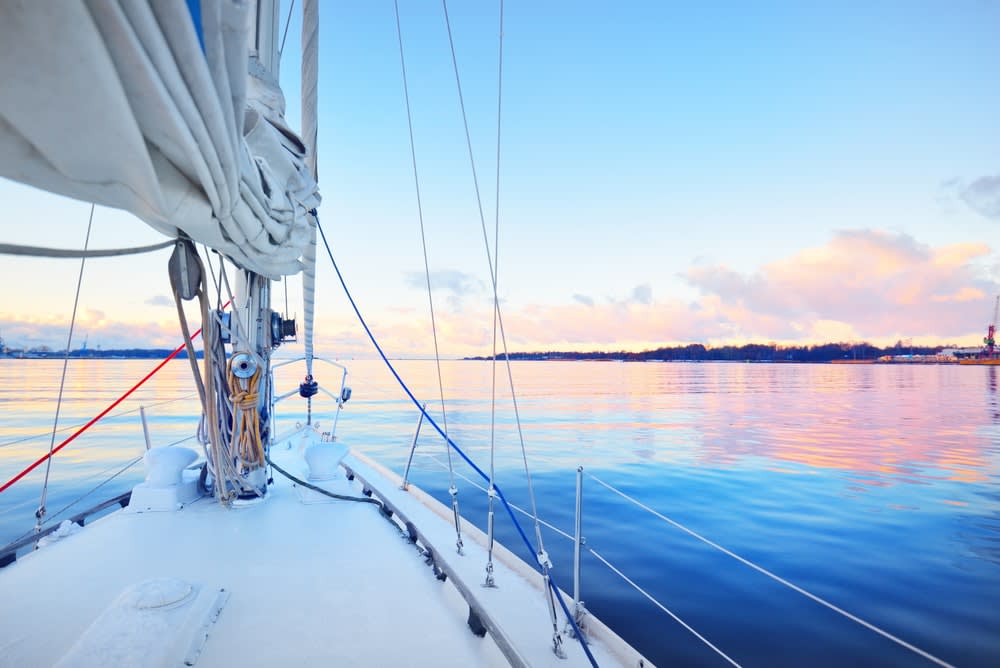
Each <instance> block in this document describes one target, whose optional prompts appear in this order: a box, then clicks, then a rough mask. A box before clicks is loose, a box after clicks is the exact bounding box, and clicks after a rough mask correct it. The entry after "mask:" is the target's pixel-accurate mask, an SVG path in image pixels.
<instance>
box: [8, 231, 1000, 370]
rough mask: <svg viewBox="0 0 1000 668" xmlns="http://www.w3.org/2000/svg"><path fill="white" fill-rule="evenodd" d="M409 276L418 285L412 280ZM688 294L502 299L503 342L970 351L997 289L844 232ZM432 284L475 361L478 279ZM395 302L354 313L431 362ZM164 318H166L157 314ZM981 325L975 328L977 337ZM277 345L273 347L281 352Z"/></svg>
mask: <svg viewBox="0 0 1000 668" xmlns="http://www.w3.org/2000/svg"><path fill="white" fill-rule="evenodd" d="M413 276H414V278H413V280H412V281H410V283H411V284H413V285H414V288H416V289H421V290H423V289H426V286H425V285H424V284H423V281H424V277H423V275H422V274H419V273H417V274H415V275H413ZM682 276H683V278H684V280H685V281H686V282H687V283H688V284H689V285H690V286H692V287H693V288H694V290H695V291H696V292H697V293H698V294H696V295H695V296H694V297H693V298H692V296H691V295H690V294H687V293H685V294H678V295H677V296H671V295H668V294H664V292H663V291H662V290H658V291H657V292H656V293H655V294H654V291H653V287H652V285H651V284H650V283H641V284H639V285H635V286H634V287H632V288H631V289H626V290H624V291H623V292H622V293H620V294H617V295H612V296H609V297H607V299H594V298H592V297H590V296H588V295H586V294H573V295H571V296H569V297H567V298H566V299H565V301H564V302H562V303H503V318H504V326H505V331H506V335H507V341H508V346H509V348H510V349H511V350H515V351H540V350H642V349H649V348H656V347H658V346H662V345H675V344H683V343H691V342H700V343H706V344H711V345H715V344H722V343H737V344H738V343H744V342H747V341H756V342H767V341H776V342H778V343H818V342H828V341H849V340H862V339H866V340H868V341H870V342H872V343H875V344H880V345H884V344H891V343H893V342H894V341H896V340H897V339H900V338H902V339H910V338H912V339H913V341H914V342H915V343H918V344H919V343H943V342H946V341H947V342H956V343H959V344H962V345H976V344H977V342H979V341H980V340H981V339H982V336H983V333H984V331H985V328H986V325H987V323H988V321H989V318H990V315H991V314H992V307H993V298H994V296H995V295H996V294H998V293H1000V278H998V277H1000V268H998V267H997V257H996V255H994V254H993V252H992V250H991V248H990V247H989V246H987V245H986V244H982V243H959V244H947V245H941V246H930V245H927V244H923V243H921V242H919V241H918V240H916V239H915V238H913V237H912V236H909V235H906V234H897V233H890V232H884V231H878V230H869V229H860V230H844V231H840V232H837V233H836V234H834V235H833V236H832V237H831V238H830V239H829V240H828V241H827V242H826V243H824V244H821V245H818V246H815V247H812V248H806V249H803V250H800V251H797V252H795V253H792V254H789V255H787V256H786V257H783V258H780V259H778V260H776V261H773V262H770V263H767V264H763V265H761V266H759V267H757V268H756V269H753V270H750V271H738V270H736V269H734V268H732V267H728V266H726V265H723V264H718V263H716V264H711V263H709V262H707V261H705V260H702V261H701V262H700V263H696V264H695V263H693V264H691V265H690V266H689V267H688V268H687V270H686V271H685V272H683V274H682ZM432 280H433V281H434V283H435V286H436V288H435V289H436V290H440V291H443V293H444V294H443V295H442V296H443V297H445V301H446V302H447V301H448V300H450V299H452V298H454V299H455V300H460V299H462V295H470V296H472V295H475V296H476V297H478V298H474V299H473V298H469V297H466V299H465V302H466V306H465V310H463V311H458V310H452V309H441V310H440V311H439V312H438V313H437V314H436V315H437V332H438V339H439V342H440V349H441V354H442V355H443V356H444V357H460V356H466V355H488V354H489V352H490V350H491V347H492V323H493V318H492V311H491V300H490V299H489V298H481V297H486V296H487V295H486V293H487V291H486V289H485V287H484V286H483V285H482V283H481V282H480V281H477V280H476V279H475V278H473V277H472V276H470V275H467V274H463V273H461V272H454V271H448V272H441V273H436V274H435V275H434V276H433V277H432ZM411 301H412V302H413V304H412V305H409V306H403V305H398V304H397V305H394V306H392V307H391V308H385V309H382V310H379V311H375V312H372V313H368V314H366V317H367V319H368V322H369V325H370V326H371V327H372V329H373V331H374V332H375V335H376V337H377V338H378V340H379V341H380V343H381V344H382V345H383V346H384V347H385V349H386V352H387V354H389V355H390V356H394V357H407V356H426V355H429V354H432V353H433V344H432V339H431V328H430V320H429V318H428V317H427V316H426V313H425V310H424V309H425V306H426V305H425V304H424V303H423V301H421V300H420V299H413V300H411ZM164 313H165V312H164ZM334 313H335V312H334V311H333V310H328V311H324V312H323V313H321V314H320V317H321V320H320V321H319V322H318V323H317V337H318V340H319V342H320V344H321V345H324V344H326V343H327V342H329V347H328V350H329V351H331V353H332V354H336V355H342V356H359V357H371V356H372V355H373V354H374V353H373V350H372V347H371V345H370V343H368V342H367V341H366V340H365V339H364V338H363V337H362V336H361V333H360V331H359V329H358V327H357V325H356V324H355V323H354V322H353V321H351V320H349V319H347V318H346V316H337V315H334ZM170 315H172V314H168V315H165V316H164V318H163V319H162V320H161V321H156V322H149V321H146V322H125V321H121V320H113V319H108V317H107V316H106V315H105V314H103V313H100V312H97V311H85V312H84V313H83V314H82V315H81V316H80V320H79V322H78V323H77V326H78V329H77V331H78V332H79V337H80V338H79V340H81V341H82V336H83V335H88V336H89V340H90V347H96V346H97V345H98V344H100V345H101V346H102V347H104V348H112V347H133V346H143V347H173V346H174V345H176V344H177V342H178V341H179V338H180V334H179V330H178V326H177V323H176V321H175V320H174V318H173V317H170ZM67 328H68V323H67V322H66V321H65V319H64V318H63V319H56V318H48V317H41V318H36V319H33V320H32V319H25V318H23V317H18V316H16V315H15V314H13V313H2V312H0V331H2V332H3V335H4V338H5V339H6V340H7V341H8V343H9V345H12V346H17V347H22V346H26V347H31V346H35V345H41V344H44V345H49V346H51V347H53V348H58V347H61V346H64V345H65V340H66V331H67ZM980 330H983V331H980ZM283 350H284V349H283Z"/></svg>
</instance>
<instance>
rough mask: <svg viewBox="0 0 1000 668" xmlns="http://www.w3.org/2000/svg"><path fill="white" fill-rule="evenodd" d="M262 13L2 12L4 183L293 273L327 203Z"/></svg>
mask: <svg viewBox="0 0 1000 668" xmlns="http://www.w3.org/2000/svg"><path fill="white" fill-rule="evenodd" d="M254 4H255V3H254V2H252V1H246V0H243V1H240V0H188V1H187V2H153V3H148V4H147V3H140V2H116V1H114V0H88V1H70V2H58V3H48V2H34V1H33V0H11V1H10V2H6V3H4V7H3V9H2V10H0V18H2V20H0V80H2V81H3V82H4V84H3V94H2V95H0V176H5V177H8V178H11V179H14V180H16V181H20V182H22V183H26V184H29V185H32V186H35V187H38V188H42V189H44V190H48V191H51V192H55V193H58V194H61V195H66V196H69V197H74V198H77V199H82V200H86V201H91V202H96V203H97V204H101V205H104V206H109V207H114V208H119V209H124V210H127V211H130V212H132V213H133V214H135V215H136V216H138V217H139V218H141V219H142V220H144V221H145V222H146V223H148V224H149V225H151V226H152V227H154V228H155V229H157V230H159V231H160V232H162V233H164V234H167V235H169V236H171V237H173V236H177V235H178V234H179V233H183V234H186V235H188V236H190V237H191V238H192V239H194V240H195V241H197V242H199V243H204V244H206V245H208V246H210V247H212V248H214V249H216V250H219V251H221V252H223V253H225V254H226V255H228V256H229V257H230V258H232V259H233V260H234V261H235V262H236V263H237V264H239V265H241V266H242V267H243V268H245V269H249V270H251V271H254V272H257V273H259V274H262V275H264V276H268V277H271V278H277V277H278V276H280V275H283V274H292V273H296V272H298V271H299V270H300V268H301V265H300V262H299V258H300V256H301V255H302V253H303V250H304V249H305V247H306V245H307V244H308V243H309V240H310V221H309V220H308V217H307V215H306V213H307V212H308V211H309V210H311V209H313V208H315V207H316V206H317V205H318V203H319V195H318V193H317V189H316V183H315V180H314V178H313V177H312V175H311V174H310V173H309V171H308V170H307V169H306V167H305V163H304V159H305V153H306V149H305V147H304V146H303V144H302V142H301V140H300V139H299V138H298V137H297V136H296V135H295V133H294V132H292V131H291V130H290V129H289V128H288V126H287V125H286V124H285V121H284V97H283V95H282V93H281V91H280V89H279V88H278V86H277V82H276V81H275V80H274V76H273V75H271V74H269V73H268V72H267V70H266V68H264V67H261V66H260V65H259V62H258V60H257V59H256V58H255V55H256V48H255V47H256V45H255V44H254V43H253V40H254V37H253V36H254V34H255V31H254V30H253V24H254V20H255V11H254V9H255V8H254ZM248 53H250V54H251V59H250V70H251V75H250V76H249V77H248V76H247V54H248ZM262 57H266V56H262ZM275 72H276V70H275Z"/></svg>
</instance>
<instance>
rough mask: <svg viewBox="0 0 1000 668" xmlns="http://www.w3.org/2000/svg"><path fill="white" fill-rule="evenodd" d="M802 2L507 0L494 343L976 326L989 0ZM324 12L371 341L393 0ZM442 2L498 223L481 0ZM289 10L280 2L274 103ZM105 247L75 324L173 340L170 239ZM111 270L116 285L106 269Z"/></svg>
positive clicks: (428, 47) (417, 86)
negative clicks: (110, 287)
mask: <svg viewBox="0 0 1000 668" xmlns="http://www.w3.org/2000/svg"><path fill="white" fill-rule="evenodd" d="M813 5H814V3H754V5H753V6H748V5H746V4H743V3H733V4H711V5H705V6H691V5H688V4H684V5H681V4H676V3H658V2H657V3H645V2H620V3H596V2H595V3H586V2H572V3H571V2H565V3H560V2H544V3H534V2H532V3H527V2H515V1H509V2H507V3H506V6H505V32H504V63H503V66H504V78H503V107H502V125H501V132H502V146H501V151H502V153H501V171H500V183H501V194H500V220H501V232H500V237H501V243H500V274H501V277H500V291H501V295H502V298H503V300H504V307H505V309H506V310H505V312H506V313H508V314H509V316H508V322H509V328H510V330H511V331H510V334H511V337H512V343H514V344H515V345H514V347H515V348H518V349H523V348H532V349H543V348H565V347H573V348H605V349H617V348H622V347H628V348H642V347H649V346H655V345H658V344H660V343H674V342H687V341H702V342H709V343H711V342H716V343H718V342H723V341H737V342H738V341H745V340H777V341H788V342H791V341H816V340H826V339H829V338H833V339H837V338H857V339H861V338H864V339H868V340H870V341H876V342H878V341H891V340H895V339H896V338H913V339H915V340H927V341H929V340H935V341H945V340H949V341H951V340H956V341H959V342H962V343H967V344H969V345H972V344H974V343H975V341H976V340H977V339H978V338H981V333H980V330H981V329H984V328H985V324H986V321H987V320H988V317H989V313H990V311H991V309H992V299H993V295H994V294H995V293H996V292H998V291H1000V271H998V270H997V268H996V267H997V256H996V253H995V250H994V248H995V244H994V242H993V238H994V235H995V232H996V229H997V227H996V226H997V222H998V221H997V216H996V214H997V213H1000V211H998V210H997V209H996V207H995V206H994V205H995V204H996V202H998V201H1000V181H996V182H994V181H990V180H989V177H993V176H996V175H998V174H1000V166H998V164H997V156H998V155H1000V127H998V125H1000V123H998V121H997V119H998V118H1000V113H998V112H1000V92H998V87H997V85H996V84H997V80H998V77H997V74H998V68H1000V65H998V63H1000V39H998V37H1000V34H998V33H1000V20H998V19H1000V6H998V5H996V4H993V3H983V2H951V3H943V2H942V3H914V2H909V3H888V2H884V3H836V4H832V3H831V4H830V5H829V6H826V7H819V6H813ZM321 12H323V15H322V25H321V36H320V43H321V67H320V76H321V81H320V91H321V92H320V149H319V157H320V184H321V188H322V192H323V196H324V204H323V207H322V208H321V215H322V219H323V222H324V226H325V228H326V230H327V232H328V234H329V235H330V236H331V239H332V241H333V243H334V249H335V252H336V253H337V259H338V262H340V263H341V265H342V268H343V269H344V270H345V273H346V276H347V278H348V281H349V282H350V285H351V288H352V290H354V291H355V293H356V295H355V296H356V297H357V298H358V300H359V302H360V303H361V305H362V308H363V309H364V310H365V311H366V312H367V314H368V316H369V317H370V319H371V320H372V321H373V324H374V325H375V326H376V328H377V329H379V330H380V332H381V336H383V338H385V339H386V341H387V345H388V347H389V348H390V349H392V350H395V351H398V352H399V353H400V354H410V353H419V352H426V351H428V350H430V345H429V331H428V329H427V327H428V325H427V312H426V311H427V309H426V296H425V295H424V294H422V292H421V289H417V288H416V287H414V286H417V285H419V284H420V281H418V280H414V274H415V273H420V272H422V270H423V261H422V256H421V251H420V236H419V228H418V226H417V215H416V205H415V197H414V190H413V175H412V171H411V166H410V155H409V144H408V136H407V129H406V115H405V108H404V106H403V92H402V85H401V77H400V70H399V53H398V44H397V37H396V31H395V28H396V26H395V19H394V15H393V7H392V4H391V3H388V2H371V3H323V5H322V6H321ZM449 12H450V18H451V23H452V29H453V32H454V36H455V44H456V52H457V57H458V62H459V67H460V69H461V74H462V83H463V92H464V95H465V102H466V108H467V110H468V112H469V124H470V131H471V135H472V140H473V148H474V151H475V156H476V166H477V170H478V174H479V179H480V189H481V193H482V196H483V204H484V213H485V216H486V220H487V223H488V225H489V226H490V230H491V231H490V234H491V236H492V223H493V217H494V211H495V179H496V171H495V166H496V131H497V125H496V124H497V120H496V111H497V99H496V95H497V47H498V41H497V7H496V6H495V5H494V4H492V3H485V2H471V1H470V2H452V3H450V4H449ZM282 17H284V12H283V13H282ZM400 19H401V24H402V30H403V40H404V47H405V51H406V64H407V74H408V77H409V84H410V99H411V105H412V109H413V122H414V132H415V139H416V148H417V162H418V168H419V170H420V178H421V194H422V198H423V204H424V219H425V224H426V230H427V238H428V244H429V249H428V250H429V255H430V263H431V269H432V272H433V275H432V277H433V278H434V279H435V286H436V289H435V297H436V306H437V307H438V310H439V317H440V318H441V321H442V323H441V324H442V326H443V327H445V328H446V332H445V336H444V343H445V345H444V351H445V352H446V353H450V354H456V355H462V354H469V353H472V352H476V351H479V352H484V351H483V349H482V347H483V346H484V345H488V339H489V337H488V328H489V327H490V324H491V320H490V314H489V290H488V289H487V286H488V283H489V281H488V273H487V269H486V259H485V251H484V250H483V244H482V232H481V230H480V227H479V219H478V213H477V210H476V202H475V198H474V191H473V186H472V179H471V175H470V170H469V164H468V157H467V154H466V148H465V138H464V133H463V129H462V121H461V116H460V112H459V106H458V100H457V94H456V91H455V82H454V75H453V72H452V66H451V60H450V52H449V47H448V40H447V33H446V31H445V26H444V19H443V14H442V11H441V5H440V4H439V3H434V2H407V1H403V2H400ZM298 32H299V26H298V20H297V17H295V18H293V24H292V26H291V29H290V30H289V37H288V43H287V47H286V54H285V56H286V60H285V62H284V63H283V66H282V82H283V86H284V88H285V91H286V95H287V96H288V98H289V105H288V106H289V113H288V116H289V118H290V119H291V121H292V123H293V125H297V124H298V123H297V119H298V105H297V103H296V97H297V89H298V80H297V75H298V63H297V62H296V61H295V58H296V57H297V51H298ZM0 196H2V197H3V198H4V200H5V202H7V203H8V206H7V207H5V209H6V211H5V212H3V213H0V227H2V229H3V231H4V236H5V237H8V238H9V237H15V238H18V240H21V241H23V242H26V243H44V242H47V241H49V240H50V237H51V236H52V235H51V234H50V231H56V230H57V231H58V232H57V236H58V237H59V238H60V244H59V245H79V244H80V242H82V237H83V231H84V228H85V224H86V212H87V210H88V208H87V206H86V205H83V204H79V203H73V204H70V203H67V202H65V201H63V200H58V199H57V198H43V199H45V200H46V201H45V202H44V203H41V204H40V203H39V202H38V199H39V198H38V197H37V196H36V195H35V194H34V193H32V192H30V191H28V190H27V189H24V188H21V187H17V186H12V185H10V184H8V183H6V182H5V183H3V184H0ZM970 202H971V203H972V204H974V205H975V207H974V206H970ZM977 208H978V210H977ZM984 212H985V213H986V214H989V215H984ZM39 215H41V216H42V217H43V220H44V221H45V224H44V226H42V225H32V226H29V228H28V229H26V230H20V229H17V227H18V226H19V225H20V224H21V221H23V220H24V219H25V218H36V217H38V216H39ZM991 216H992V217H991ZM126 219H127V216H124V215H122V214H116V213H112V212H107V211H104V210H99V212H98V217H97V219H96V221H95V237H96V239H95V242H94V244H93V245H115V243H117V242H116V241H114V240H115V239H116V238H118V237H121V236H126V237H129V238H130V240H131V239H133V238H134V239H141V240H150V241H152V240H155V239H156V238H157V235H156V233H155V232H153V231H152V230H148V231H147V230H145V229H144V227H143V226H142V225H141V223H135V224H131V223H130V222H129V221H128V220H126ZM126 226H127V227H126ZM123 230H125V231H124V232H123ZM102 235H103V236H102ZM76 237H79V240H76ZM63 240H65V241H63ZM105 262H109V261H105ZM113 262H114V263H115V265H114V266H111V265H105V266H104V267H103V268H99V267H98V263H93V265H92V267H93V274H90V273H88V277H87V281H91V280H92V281H93V282H94V283H93V285H94V286H95V287H94V289H93V290H92V291H88V290H87V289H85V292H84V294H85V296H86V298H87V299H86V301H85V302H84V303H85V304H86V306H87V308H90V309H92V310H94V311H100V312H101V314H102V315H104V316H105V318H104V320H103V322H105V323H106V324H105V325H101V324H99V323H100V322H102V320H101V319H100V318H95V319H94V326H93V328H92V329H93V330H94V331H95V332H100V333H104V334H107V336H108V339H109V341H110V339H111V329H112V327H111V326H110V325H108V324H107V323H117V326H116V327H115V329H118V330H121V331H119V332H118V334H120V335H121V336H126V334H127V331H126V330H128V329H129V328H130V327H137V328H139V331H142V332H143V334H142V337H143V338H147V337H150V336H153V335H154V330H155V331H157V332H159V331H162V332H163V336H165V337H168V338H170V337H173V338H176V326H175V325H173V324H172V318H171V313H172V310H171V309H169V308H167V307H163V306H155V305H153V304H148V303H146V302H148V301H157V300H156V299H155V297H156V296H157V295H165V294H167V292H168V290H167V283H166V272H165V270H164V266H165V262H166V258H165V256H164V257H163V258H160V257H158V256H157V257H155V258H154V259H152V260H150V259H145V260H141V261H134V260H115V261H113ZM32 263H34V264H32ZM70 264H74V263H70ZM29 265H30V266H29ZM50 265H51V263H45V264H42V265H39V264H38V261H20V260H16V261H8V260H7V259H5V260H4V261H3V267H2V268H0V276H2V277H3V278H5V279H6V282H7V284H10V282H11V281H17V280H18V279H17V276H18V275H23V274H24V273H25V272H26V271H27V272H28V273H32V274H33V275H35V276H37V281H38V283H39V286H38V289H37V290H33V291H32V294H31V296H28V295H23V296H21V295H19V296H10V297H8V298H7V299H5V300H4V301H3V303H2V305H0V332H3V333H4V336H5V337H6V338H8V339H9V340H11V342H12V343H17V342H18V341H16V340H14V339H15V336H13V334H12V333H13V332H15V331H17V332H27V331H28V330H29V329H30V328H28V327H27V326H25V325H24V324H23V323H24V322H25V321H27V320H31V319H32V318H33V319H34V321H33V322H32V324H31V326H32V327H34V330H32V331H34V332H35V333H36V334H37V336H38V340H41V339H42V338H44V337H46V336H50V337H51V336H54V335H55V332H56V331H57V330H58V326H59V324H60V323H65V321H66V320H67V319H68V312H69V307H70V306H71V304H72V290H73V285H74V282H75V273H76V270H77V267H75V266H69V265H66V264H64V265H62V266H61V267H60V268H57V269H54V268H51V266H50ZM31 267H34V269H32V268H31ZM122 275H129V276H134V277H135V279H136V280H134V281H133V280H130V281H128V284H127V285H122V284H121V281H118V282H117V285H118V287H117V289H116V290H114V291H112V294H108V291H107V290H106V289H104V290H103V291H102V289H101V288H100V284H101V281H112V282H113V281H114V278H115V277H116V276H118V277H120V276H122ZM418 277H419V276H418ZM332 281H333V279H332V272H330V271H329V269H328V267H325V266H324V267H322V268H321V272H320V283H321V287H322V288H324V291H323V294H322V296H321V299H320V309H321V324H322V325H323V332H324V336H326V337H328V340H329V344H330V345H331V346H334V347H338V346H339V347H342V348H343V349H344V350H345V351H347V352H348V353H350V354H364V353H365V352H366V349H365V347H364V343H363V341H361V340H360V338H359V337H358V330H357V327H356V326H355V325H354V323H353V321H352V320H351V318H350V314H349V313H348V312H347V311H346V310H345V307H344V301H343V299H342V298H341V297H340V296H339V294H338V291H339V288H338V287H337V286H336V285H334V284H333V282H332ZM88 284H89V283H85V288H86V285H88ZM292 284H293V286H294V285H295V281H293V282H292ZM293 310H295V309H294V308H293ZM50 314H51V315H50ZM15 322H19V323H22V326H21V329H17V327H18V325H16V324H15ZM151 323H153V324H155V327H152V325H151ZM62 326H63V331H64V330H65V324H63V325H62ZM151 327H152V328H151ZM142 328H146V329H142ZM8 332H10V333H8ZM62 336H63V335H62V334H60V335H59V336H57V337H56V341H58V339H60V338H62Z"/></svg>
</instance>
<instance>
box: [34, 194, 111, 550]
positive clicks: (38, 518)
mask: <svg viewBox="0 0 1000 668" xmlns="http://www.w3.org/2000/svg"><path fill="white" fill-rule="evenodd" d="M95 208H97V207H96V205H95V204H91V205H90V219H89V220H88V221H87V236H86V238H85V239H84V240H83V251H84V253H86V252H87V247H88V246H90V230H91V229H92V228H93V226H94V209H95ZM86 265H87V256H86V255H84V256H83V257H82V258H80V275H79V276H78V277H77V279H76V296H75V297H74V298H73V315H72V316H70V319H69V336H68V338H67V339H66V356H65V357H63V368H62V377H61V378H60V379H59V396H58V398H57V399H56V416H55V419H54V420H53V421H52V439H51V440H50V441H49V457H48V459H46V460H45V482H43V483H42V498H41V499H40V500H39V501H38V510H37V511H36V512H35V533H39V532H40V531H41V530H42V518H44V517H45V499H46V497H47V496H48V494H49V473H50V472H51V471H52V452H53V451H54V450H55V447H56V431H57V430H58V428H59V411H60V409H61V408H62V397H63V389H64V388H65V387H66V369H67V367H68V366H69V351H70V348H71V347H72V345H73V329H74V327H76V308H77V306H78V305H79V304H80V286H82V285H83V269H84V267H85V266H86Z"/></svg>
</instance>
